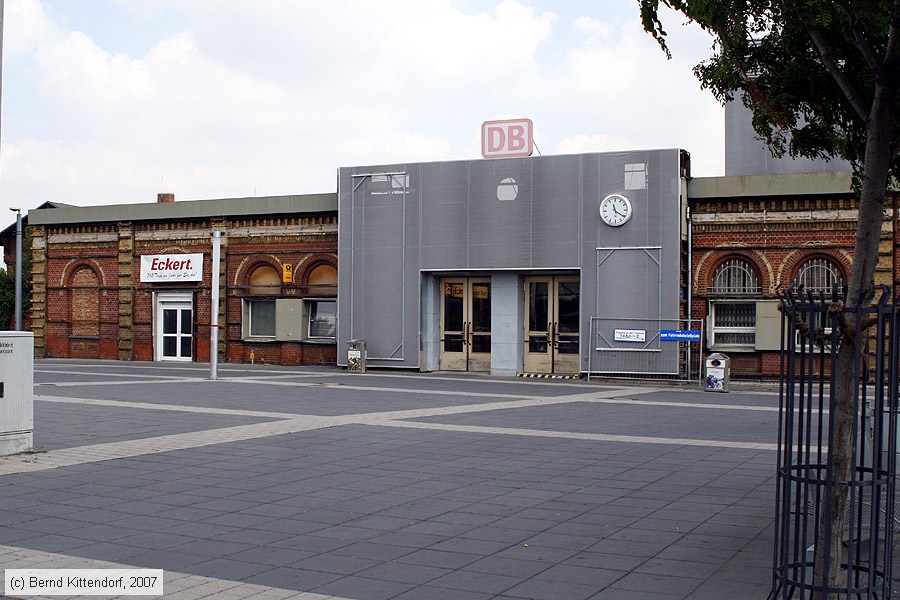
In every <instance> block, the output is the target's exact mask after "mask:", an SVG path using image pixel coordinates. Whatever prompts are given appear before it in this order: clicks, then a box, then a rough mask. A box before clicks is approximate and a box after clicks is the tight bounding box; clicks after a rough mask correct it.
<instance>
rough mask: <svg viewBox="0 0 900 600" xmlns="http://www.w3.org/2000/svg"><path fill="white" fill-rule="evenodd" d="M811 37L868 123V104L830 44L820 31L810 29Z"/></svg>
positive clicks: (852, 103)
mask: <svg viewBox="0 0 900 600" xmlns="http://www.w3.org/2000/svg"><path fill="white" fill-rule="evenodd" d="M897 3H898V4H900V0H897ZM809 37H810V38H812V41H813V43H814V44H815V45H816V49H817V50H818V51H819V56H820V57H821V58H822V64H823V65H824V66H825V70H826V71H828V73H829V74H830V75H831V76H832V77H833V78H834V80H835V81H836V82H837V84H838V87H840V88H841V92H843V94H844V97H845V98H846V99H847V100H848V101H849V102H850V106H852V107H853V110H854V111H855V112H856V114H857V115H859V118H860V119H862V120H863V122H864V123H868V122H869V111H868V108H867V107H866V103H865V102H863V100H862V97H861V96H860V95H859V93H858V92H857V91H856V88H854V87H853V84H852V83H851V82H850V79H849V78H848V77H847V75H846V74H845V73H844V71H843V70H842V69H841V68H840V66H838V64H837V61H835V60H834V55H833V54H832V53H831V47H829V45H828V42H827V41H825V37H824V36H823V35H822V32H820V31H819V30H818V29H810V30H809Z"/></svg>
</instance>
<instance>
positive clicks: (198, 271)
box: [141, 254, 203, 283]
mask: <svg viewBox="0 0 900 600" xmlns="http://www.w3.org/2000/svg"><path fill="white" fill-rule="evenodd" d="M141 281H142V282H149V283H154V282H158V281H203V255H202V254H153V255H150V256H142V257H141Z"/></svg>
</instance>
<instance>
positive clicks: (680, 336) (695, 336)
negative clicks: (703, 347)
mask: <svg viewBox="0 0 900 600" xmlns="http://www.w3.org/2000/svg"><path fill="white" fill-rule="evenodd" d="M659 339H660V340H662V341H664V342H699V341H700V330H699V329H661V330H660V332H659Z"/></svg>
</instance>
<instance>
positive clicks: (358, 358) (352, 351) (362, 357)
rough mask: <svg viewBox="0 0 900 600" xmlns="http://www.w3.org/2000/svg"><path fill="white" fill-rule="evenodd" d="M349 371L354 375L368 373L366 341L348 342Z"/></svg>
mask: <svg viewBox="0 0 900 600" xmlns="http://www.w3.org/2000/svg"><path fill="white" fill-rule="evenodd" d="M347 370H348V371H350V372H352V373H365V372H366V340H350V341H348V342H347Z"/></svg>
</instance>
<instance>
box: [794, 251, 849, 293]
mask: <svg viewBox="0 0 900 600" xmlns="http://www.w3.org/2000/svg"><path fill="white" fill-rule="evenodd" d="M795 282H796V283H797V285H802V286H803V288H804V290H805V291H807V292H814V293H819V292H825V293H829V292H831V290H832V289H834V286H835V285H838V286H840V285H842V283H843V278H842V277H841V270H840V269H839V268H838V266H837V265H836V264H835V263H834V262H832V261H831V260H829V259H827V258H822V257H815V258H811V259H809V260H807V261H806V262H805V263H803V264H802V265H800V268H799V269H797V279H796V280H795Z"/></svg>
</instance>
